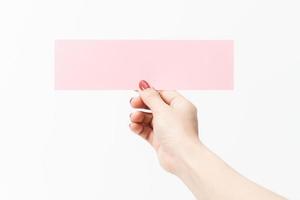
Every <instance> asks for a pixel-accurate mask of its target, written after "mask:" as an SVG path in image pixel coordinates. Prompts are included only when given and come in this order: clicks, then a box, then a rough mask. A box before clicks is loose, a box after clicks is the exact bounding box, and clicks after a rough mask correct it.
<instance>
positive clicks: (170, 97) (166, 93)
mask: <svg viewBox="0 0 300 200" xmlns="http://www.w3.org/2000/svg"><path fill="white" fill-rule="evenodd" d="M159 94H160V96H161V98H162V99H163V100H164V101H165V102H166V103H167V104H168V105H171V106H172V105H173V104H174V102H175V101H177V100H185V98H184V97H183V96H182V95H181V94H180V93H178V92H177V91H175V90H160V91H159Z"/></svg>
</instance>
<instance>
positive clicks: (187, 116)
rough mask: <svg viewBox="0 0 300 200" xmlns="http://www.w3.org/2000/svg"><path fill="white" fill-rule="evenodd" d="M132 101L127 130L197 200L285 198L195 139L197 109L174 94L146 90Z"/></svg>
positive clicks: (176, 93)
mask: <svg viewBox="0 0 300 200" xmlns="http://www.w3.org/2000/svg"><path fill="white" fill-rule="evenodd" d="M138 93H139V96H138V97H134V98H132V99H131V101H130V104H131V106H132V107H133V108H138V109H140V108H142V109H147V110H149V112H143V111H135V112H133V113H131V114H130V120H131V123H130V129H131V130H132V131H133V132H134V133H136V134H138V135H139V136H141V137H142V138H144V139H145V140H146V141H148V142H149V144H150V145H151V146H152V147H153V148H154V149H155V151H156V153H157V157H158V160H159V162H160V164H161V166H162V167H163V168H164V169H165V170H166V171H168V172H170V173H172V174H174V175H176V176H177V177H179V178H180V179H181V180H182V181H183V182H184V183H185V184H186V185H187V187H188V188H189V189H190V190H191V192H192V193H193V194H194V195H195V197H196V198H197V199H198V200H215V199H222V200H227V199H228V200H229V199H230V200H235V199H239V200H241V199H243V200H248V199H249V200H250V199H251V200H253V199H264V200H277V199H278V200H279V199H285V198H283V197H281V196H279V195H277V194H275V193H273V192H271V191H270V190H268V189H266V188H263V187H261V186H259V185H257V184H255V183H253V182H252V181H250V180H248V179H247V178H245V177H243V176H242V175H240V174H239V173H238V172H236V171H235V170H234V169H232V168H231V167H230V166H228V165H227V164H226V163H225V162H224V161H223V160H222V159H220V158H219V157H218V156H217V155H215V154H214V153H213V152H211V151H210V150H209V149H208V148H207V147H206V146H205V145H204V144H203V143H202V142H201V141H200V140H199V137H198V122H197V109H196V107H195V106H194V105H193V104H192V103H191V102H190V101H188V100H187V99H186V98H184V97H183V96H182V95H181V94H179V93H178V92H176V91H157V90H155V89H153V88H147V89H144V90H139V91H138Z"/></svg>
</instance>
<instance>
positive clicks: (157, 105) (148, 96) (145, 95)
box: [139, 80, 167, 112]
mask: <svg viewBox="0 0 300 200" xmlns="http://www.w3.org/2000/svg"><path fill="white" fill-rule="evenodd" d="M139 87H140V89H141V90H139V93H140V96H141V98H142V100H143V102H144V103H145V104H146V105H147V106H148V107H149V108H150V109H151V110H152V111H153V112H157V111H159V110H161V109H163V108H165V107H166V106H167V104H166V103H165V102H164V100H163V99H162V98H161V96H160V94H159V93H158V91H156V90H155V89H154V88H152V87H150V85H149V83H147V82H146V81H145V80H142V81H140V83H139Z"/></svg>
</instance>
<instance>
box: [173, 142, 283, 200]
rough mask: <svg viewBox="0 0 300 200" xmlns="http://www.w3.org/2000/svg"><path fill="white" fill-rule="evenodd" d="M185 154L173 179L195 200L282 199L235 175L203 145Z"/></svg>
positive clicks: (193, 147) (191, 148) (190, 149)
mask: <svg viewBox="0 0 300 200" xmlns="http://www.w3.org/2000/svg"><path fill="white" fill-rule="evenodd" d="M188 151H189V152H183V153H182V154H181V155H180V159H179V160H180V161H181V162H182V164H181V165H180V169H177V170H176V175H177V176H178V177H179V178H180V179H181V180H182V181H183V182H184V183H185V184H186V185H187V186H188V188H189V189H190V190H191V191H192V192H193V193H194V195H195V196H196V197H197V199H198V200H215V199H222V200H227V199H228V200H229V199H230V200H234V199H239V200H241V199H243V200H247V199H249V200H250V199H251V200H253V199H264V200H269V199H270V200H277V199H278V200H282V199H284V198H283V197H281V196H278V195H276V194H274V193H273V192H271V191H269V190H267V189H265V188H263V187H261V186H258V185H256V184H255V183H253V182H252V181H250V180H248V179H246V178H245V177H243V176H242V175H240V174H238V173H237V172H236V171H234V170H233V169H232V168H231V167H229V166H228V165H227V164H226V163H225V162H224V161H222V160H221V159H220V158H219V157H218V156H216V155H215V154H214V153H212V152H211V151H210V150H209V149H207V148H206V147H205V146H204V145H193V146H190V148H189V150H188Z"/></svg>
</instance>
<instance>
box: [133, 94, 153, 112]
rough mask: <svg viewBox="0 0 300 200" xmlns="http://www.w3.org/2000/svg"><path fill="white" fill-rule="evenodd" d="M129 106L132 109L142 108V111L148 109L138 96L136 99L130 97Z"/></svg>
mask: <svg viewBox="0 0 300 200" xmlns="http://www.w3.org/2000/svg"><path fill="white" fill-rule="evenodd" d="M130 105H131V106H132V107H133V108H143V109H149V107H148V106H146V104H145V103H144V102H143V100H142V99H141V97H140V96H138V97H132V98H131V99H130Z"/></svg>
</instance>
